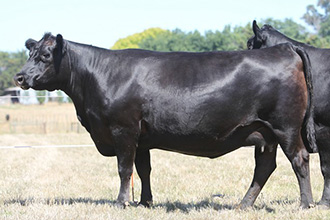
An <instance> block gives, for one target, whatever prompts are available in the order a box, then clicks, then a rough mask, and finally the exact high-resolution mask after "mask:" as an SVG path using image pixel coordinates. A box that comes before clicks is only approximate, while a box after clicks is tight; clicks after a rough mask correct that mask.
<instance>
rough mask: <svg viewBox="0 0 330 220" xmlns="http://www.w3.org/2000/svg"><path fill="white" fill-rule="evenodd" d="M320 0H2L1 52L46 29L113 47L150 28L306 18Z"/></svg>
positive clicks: (18, 46)
mask: <svg viewBox="0 0 330 220" xmlns="http://www.w3.org/2000/svg"><path fill="white" fill-rule="evenodd" d="M310 4H313V5H316V4H317V0H226V1H223V0H140V1H139V0H94V1H92V0H87V1H86V0H53V1H47V0H5V1H4V0H3V1H2V2H1V3H0V30H1V31H0V51H11V52H16V51H18V50H22V49H24V43H25V41H26V40H27V39H28V38H33V39H35V40H40V38H41V37H42V36H43V34H44V33H45V32H52V34H54V35H56V34H58V33H60V34H62V35H63V37H64V39H67V40H71V41H75V42H80V43H85V44H92V45H95V46H99V47H104V48H110V47H111V46H112V45H113V44H114V43H115V42H116V41H117V40H118V39H119V38H124V37H126V36H128V35H131V34H134V33H137V32H142V31H143V30H145V29H148V28H151V27H160V28H163V29H168V30H173V29H175V28H180V29H181V30H183V31H187V32H188V31H194V30H198V31H200V32H201V33H204V32H205V31H207V30H212V31H215V30H220V31H221V30H222V29H223V27H224V26H225V25H227V24H230V25H232V26H237V25H246V24H247V23H251V22H252V21H253V20H254V19H256V20H257V21H259V20H261V19H264V18H268V17H272V18H275V19H284V18H292V19H293V20H294V21H296V22H298V23H301V24H305V23H304V22H303V20H302V19H301V17H302V15H303V14H304V13H305V12H306V6H307V5H310Z"/></svg>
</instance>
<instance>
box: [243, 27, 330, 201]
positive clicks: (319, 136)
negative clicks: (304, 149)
mask: <svg viewBox="0 0 330 220" xmlns="http://www.w3.org/2000/svg"><path fill="white" fill-rule="evenodd" d="M252 29H253V32H254V34H255V36H253V37H251V38H250V39H249V40H248V43H247V46H248V48H249V49H259V48H266V47H271V46H274V45H277V44H281V43H287V42H289V43H292V44H293V45H296V46H299V47H300V48H303V49H304V50H305V51H306V52H307V53H308V55H309V57H310V62H311V66H312V78H313V88H314V89H313V91H314V106H315V112H314V121H315V123H316V126H315V128H316V143H317V147H318V152H319V157H320V164H321V171H322V175H323V178H324V188H323V194H322V198H321V201H320V202H319V204H320V205H325V206H328V207H330V100H329V97H330V62H329V61H330V49H320V48H315V47H312V46H310V45H308V44H304V43H300V42H297V41H294V40H292V39H290V38H288V37H287V36H285V35H284V34H282V33H280V32H279V31H277V30H276V29H274V28H273V27H272V26H270V25H264V26H263V27H262V28H259V27H258V25H257V23H256V21H253V24H252Z"/></svg>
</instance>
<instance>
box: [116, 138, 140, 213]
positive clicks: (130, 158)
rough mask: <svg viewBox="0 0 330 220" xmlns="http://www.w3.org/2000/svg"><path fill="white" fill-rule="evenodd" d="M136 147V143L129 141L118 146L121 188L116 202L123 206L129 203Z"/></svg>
mask: <svg viewBox="0 0 330 220" xmlns="http://www.w3.org/2000/svg"><path fill="white" fill-rule="evenodd" d="M125 142H126V141H125ZM135 149H136V147H135V145H132V144H127V143H126V144H120V145H117V146H116V155H117V162H118V172H119V177H120V190H119V194H118V198H117V203H116V204H117V206H119V207H123V208H125V207H126V206H128V205H129V202H128V201H129V194H130V180H131V176H132V173H133V163H134V157H135Z"/></svg>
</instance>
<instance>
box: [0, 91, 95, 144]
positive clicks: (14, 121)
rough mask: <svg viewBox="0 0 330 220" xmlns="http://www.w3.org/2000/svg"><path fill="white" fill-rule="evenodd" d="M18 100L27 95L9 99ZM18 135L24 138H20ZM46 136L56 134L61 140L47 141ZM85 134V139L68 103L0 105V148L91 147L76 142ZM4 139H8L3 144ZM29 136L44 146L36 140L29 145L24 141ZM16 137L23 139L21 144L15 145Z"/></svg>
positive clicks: (83, 129) (85, 132)
mask: <svg viewBox="0 0 330 220" xmlns="http://www.w3.org/2000/svg"><path fill="white" fill-rule="evenodd" d="M18 97H19V98H22V97H23V98H29V97H30V96H10V97H9V98H10V99H11V100H12V99H13V98H18ZM36 97H40V98H45V97H46V96H34V98H36ZM56 98H61V97H60V96H58V97H56ZM1 99H8V97H0V100H1ZM80 134H81V135H80ZM22 135H25V136H23V137H22ZM49 135H51V136H52V137H53V136H55V137H56V136H57V135H60V136H61V138H58V140H56V138H53V139H55V140H50V141H48V140H46V139H47V137H48V136H49ZM86 135H87V136H88V138H89V134H88V133H87V131H86V130H85V128H84V127H83V126H82V125H81V124H80V122H79V121H78V119H77V116H76V111H75V108H74V106H73V104H72V103H60V102H57V101H50V102H48V103H46V104H31V105H25V104H20V103H13V102H9V103H5V104H1V105H0V136H1V137H0V149H8V148H13V149H17V148H47V147H60V148H63V147H87V146H94V145H90V144H88V145H86V144H80V143H82V141H79V138H81V137H82V136H86ZM4 136H5V137H11V138H8V139H9V140H8V141H5V140H4V138H3V137H4ZM33 137H35V138H39V139H40V137H42V138H43V140H44V139H45V140H44V143H41V142H40V141H39V142H38V143H35V141H31V142H30V143H29V141H28V140H27V138H31V139H32V138H33ZM19 138H20V139H24V140H26V141H25V142H24V144H18V143H20V141H21V140H20V139H19ZM68 139H70V140H68ZM89 139H90V138H89ZM53 143H54V144H53ZM68 143H69V144H68ZM88 143H91V141H89V142H88Z"/></svg>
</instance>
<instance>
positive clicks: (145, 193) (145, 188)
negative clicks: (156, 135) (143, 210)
mask: <svg viewBox="0 0 330 220" xmlns="http://www.w3.org/2000/svg"><path fill="white" fill-rule="evenodd" d="M135 167H136V170H137V172H138V175H139V177H140V179H141V184H142V191H141V201H140V204H141V205H143V206H146V207H150V205H152V194H151V187H150V172H151V165H150V152H149V150H140V149H139V148H138V149H137V151H136V156H135Z"/></svg>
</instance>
